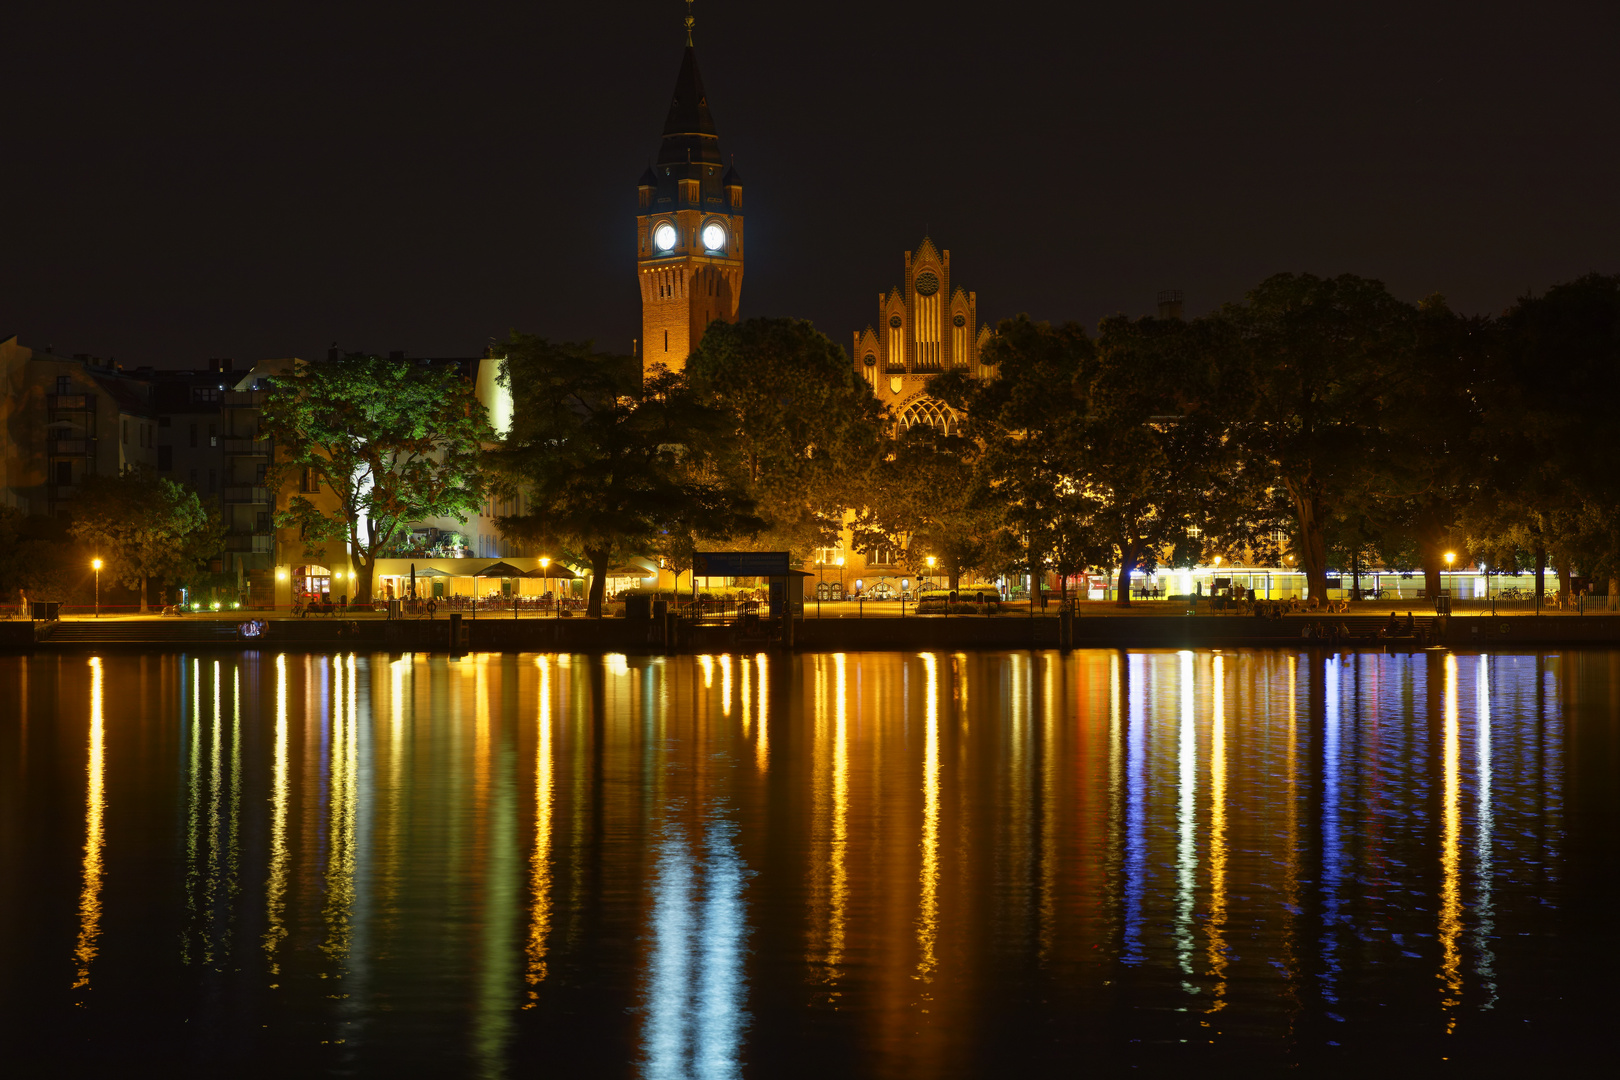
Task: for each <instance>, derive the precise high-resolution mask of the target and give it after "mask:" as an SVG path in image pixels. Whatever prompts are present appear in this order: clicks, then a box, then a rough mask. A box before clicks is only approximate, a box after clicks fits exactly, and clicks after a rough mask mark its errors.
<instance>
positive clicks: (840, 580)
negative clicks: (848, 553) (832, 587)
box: [833, 555, 844, 600]
mask: <svg viewBox="0 0 1620 1080" xmlns="http://www.w3.org/2000/svg"><path fill="white" fill-rule="evenodd" d="M833 562H835V563H837V564H838V599H840V600H842V599H843V598H844V557H843V556H842V555H840V556H838V558H836V559H834V560H833Z"/></svg>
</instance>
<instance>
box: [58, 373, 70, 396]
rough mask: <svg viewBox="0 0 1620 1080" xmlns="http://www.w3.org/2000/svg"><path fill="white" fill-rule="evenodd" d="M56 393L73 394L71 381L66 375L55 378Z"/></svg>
mask: <svg viewBox="0 0 1620 1080" xmlns="http://www.w3.org/2000/svg"><path fill="white" fill-rule="evenodd" d="M56 392H57V393H58V394H71V393H73V380H72V379H70V378H68V376H66V375H58V376H57V377H56Z"/></svg>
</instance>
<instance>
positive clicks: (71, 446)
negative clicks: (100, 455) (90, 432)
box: [50, 439, 96, 457]
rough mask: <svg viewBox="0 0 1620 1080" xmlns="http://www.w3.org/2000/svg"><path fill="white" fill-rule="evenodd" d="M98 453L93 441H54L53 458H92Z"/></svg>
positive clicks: (51, 452) (52, 447) (51, 451)
mask: <svg viewBox="0 0 1620 1080" xmlns="http://www.w3.org/2000/svg"><path fill="white" fill-rule="evenodd" d="M95 452H96V444H95V442H94V441H93V440H91V439H52V440H51V449H50V454H51V457H90V456H92V455H94V454H95Z"/></svg>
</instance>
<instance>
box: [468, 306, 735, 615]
mask: <svg viewBox="0 0 1620 1080" xmlns="http://www.w3.org/2000/svg"><path fill="white" fill-rule="evenodd" d="M505 349H506V359H505V360H504V361H503V362H502V364H501V374H500V380H501V382H502V384H503V385H505V386H508V387H510V388H511V390H512V397H513V419H512V427H511V429H510V431H509V432H508V434H507V437H506V439H505V441H504V443H503V444H502V445H501V446H500V447H499V448H498V449H497V450H496V451H495V452H494V453H493V454H492V455H491V458H490V461H491V464H492V466H493V467H494V469H495V471H496V474H497V480H496V484H497V488H498V490H500V491H502V492H503V493H506V494H509V495H518V496H521V497H522V499H523V500H524V503H525V507H524V509H523V510H522V512H520V513H517V514H513V515H509V516H506V517H502V518H500V519H499V521H498V524H499V526H500V528H501V531H502V532H503V533H505V534H506V535H508V536H513V537H517V538H520V539H525V540H527V541H529V542H530V543H533V544H539V545H544V546H552V545H555V544H559V543H560V544H563V545H568V546H571V547H573V548H575V549H577V550H578V551H580V552H581V553H582V554H583V555H584V557H585V559H586V561H587V562H589V564H590V566H591V571H592V580H591V594H590V601H589V606H588V609H587V612H586V614H587V615H588V616H589V617H591V618H600V617H601V614H602V600H603V594H604V589H605V587H606V582H607V572H608V568H609V567H610V566H611V565H612V563H613V562H614V561H616V560H619V559H622V558H625V557H628V556H630V555H639V554H644V553H646V552H648V551H651V550H654V549H655V548H656V546H657V545H658V544H659V543H660V542H661V541H662V540H663V539H664V538H665V537H666V534H667V533H668V532H669V531H670V530H679V529H683V528H684V529H686V530H688V531H692V530H696V529H697V528H698V523H701V526H702V531H703V532H704V533H705V534H706V535H709V536H715V537H724V536H729V535H733V534H735V533H746V532H749V531H751V530H755V529H758V528H759V527H761V526H762V525H763V524H764V523H763V522H762V521H760V520H759V519H758V518H757V517H755V516H754V515H753V501H752V500H751V499H750V498H749V497H748V496H747V495H746V494H745V493H744V492H743V491H742V490H741V487H740V485H739V484H738V483H736V482H735V481H734V480H733V478H732V477H731V476H730V475H729V471H728V470H727V469H726V468H725V467H724V466H725V461H724V459H723V457H722V453H723V445H724V437H725V435H726V434H728V433H729V431H730V427H731V422H732V421H731V417H730V415H729V414H728V413H726V412H725V411H723V410H721V409H719V408H717V407H715V406H713V405H711V404H707V403H705V402H704V401H701V400H699V398H698V395H696V394H694V393H693V392H692V390H691V387H690V386H689V385H688V384H687V382H686V379H685V378H684V377H683V376H681V375H678V374H675V373H671V372H669V371H661V372H658V373H655V375H654V376H653V377H652V378H651V379H649V380H648V381H647V384H646V385H645V386H644V387H643V386H640V385H639V383H640V371H639V368H638V367H637V365H636V364H635V361H634V359H633V358H630V357H624V356H614V355H611V354H607V353H599V352H595V351H593V350H592V349H591V347H590V345H589V344H579V343H569V342H559V343H553V342H549V341H547V340H545V339H544V338H539V337H535V336H533V335H530V334H520V333H517V332H515V331H514V332H513V334H512V335H511V337H510V339H509V340H508V341H507V342H506V345H505Z"/></svg>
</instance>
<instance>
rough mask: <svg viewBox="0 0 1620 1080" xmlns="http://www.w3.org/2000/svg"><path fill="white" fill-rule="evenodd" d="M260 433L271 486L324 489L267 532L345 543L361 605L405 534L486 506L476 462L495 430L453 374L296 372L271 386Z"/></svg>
mask: <svg viewBox="0 0 1620 1080" xmlns="http://www.w3.org/2000/svg"><path fill="white" fill-rule="evenodd" d="M262 424H263V428H264V431H265V432H266V433H267V434H269V435H270V436H271V437H272V438H273V439H275V443H276V465H275V467H274V468H273V469H272V470H271V472H270V476H269V478H268V482H269V484H270V485H271V486H272V487H274V488H278V489H280V488H285V487H287V486H288V485H289V484H290V483H291V482H292V481H294V480H295V479H300V478H303V479H304V480H306V483H305V484H303V485H302V486H303V487H304V488H305V490H306V491H309V489H311V488H324V489H325V490H326V491H328V492H330V495H329V496H327V497H324V498H323V497H321V496H320V495H319V494H318V493H317V494H315V497H311V494H305V493H300V494H297V495H294V496H293V497H292V498H291V499H289V500H288V503H287V508H286V509H285V510H283V511H282V512H280V513H279V514H277V515H276V524H277V525H278V526H283V527H285V526H298V528H299V529H300V530H301V532H302V535H303V537H304V539H305V542H306V543H307V544H310V545H316V544H319V543H321V542H322V541H325V540H340V541H342V542H343V543H344V544H345V545H346V546H347V548H348V551H349V552H350V556H351V558H352V559H354V560H355V563H356V566H357V570H356V575H357V578H358V581H357V585H356V592H357V595H358V597H359V598H360V599H361V600H366V599H369V597H370V596H371V583H372V574H373V572H374V570H375V567H376V561H377V559H378V557H379V556H380V555H381V554H382V553H383V552H384V551H386V550H388V546H389V544H390V543H391V542H392V540H393V539H394V536H395V534H396V533H398V532H399V530H400V529H401V528H402V527H405V526H407V525H409V523H411V522H413V521H419V520H421V519H423V518H432V517H453V518H455V519H456V520H457V521H466V520H467V515H469V514H472V513H475V512H476V511H477V510H478V508H479V506H480V505H481V504H482V502H483V497H484V484H483V480H482V477H481V474H480V472H479V468H478V464H479V458H480V454H481V453H482V448H483V445H484V443H485V442H486V441H487V440H491V439H493V438H494V432H493V430H491V428H490V426H489V421H488V419H487V417H486V414H485V410H484V407H483V405H481V404H480V403H479V402H478V399H477V398H476V396H475V395H474V391H473V385H472V383H471V382H470V381H468V380H467V379H465V378H463V377H462V375H461V373H460V371H459V370H457V369H456V368H455V367H454V366H449V365H443V364H431V363H422V362H419V361H405V360H382V359H379V358H377V357H375V356H364V355H360V354H351V355H349V356H347V357H344V358H343V359H341V360H328V361H325V362H322V363H301V364H300V365H299V366H298V367H297V368H296V369H294V371H293V372H292V373H291V374H290V375H288V376H283V377H278V378H277V379H276V380H275V381H274V384H273V385H272V387H271V389H270V393H269V395H268V398H267V400H266V402H265V407H264V413H263V417H262ZM307 481H314V483H308V482H307Z"/></svg>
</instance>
